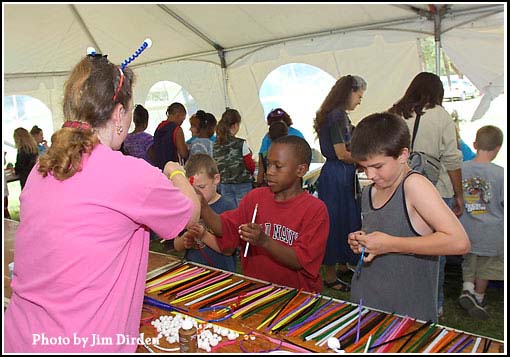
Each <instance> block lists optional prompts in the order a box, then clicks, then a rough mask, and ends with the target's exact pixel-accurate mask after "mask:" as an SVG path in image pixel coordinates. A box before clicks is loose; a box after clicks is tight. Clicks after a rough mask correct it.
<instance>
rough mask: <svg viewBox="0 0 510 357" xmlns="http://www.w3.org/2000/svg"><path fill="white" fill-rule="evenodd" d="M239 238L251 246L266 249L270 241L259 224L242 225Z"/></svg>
mask: <svg viewBox="0 0 510 357" xmlns="http://www.w3.org/2000/svg"><path fill="white" fill-rule="evenodd" d="M239 236H240V237H241V239H242V240H244V241H246V242H248V243H250V244H251V245H256V246H259V247H264V245H265V244H266V243H267V242H268V241H269V239H270V238H269V237H268V236H267V235H266V234H265V233H264V231H263V230H262V226H261V225H260V224H257V223H246V224H241V225H240V226H239Z"/></svg>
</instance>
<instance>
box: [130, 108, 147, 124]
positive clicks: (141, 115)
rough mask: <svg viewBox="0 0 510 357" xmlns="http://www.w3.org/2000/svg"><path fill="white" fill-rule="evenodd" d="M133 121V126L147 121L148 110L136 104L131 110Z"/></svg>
mask: <svg viewBox="0 0 510 357" xmlns="http://www.w3.org/2000/svg"><path fill="white" fill-rule="evenodd" d="M133 122H134V123H135V126H141V125H145V124H147V123H148V122H149V112H148V111H147V109H145V107H144V106H143V105H141V104H137V105H136V107H135V110H134V111H133Z"/></svg>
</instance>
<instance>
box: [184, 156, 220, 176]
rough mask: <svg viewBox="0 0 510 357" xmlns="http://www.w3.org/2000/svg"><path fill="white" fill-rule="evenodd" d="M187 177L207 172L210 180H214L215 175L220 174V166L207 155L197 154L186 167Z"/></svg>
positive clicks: (189, 160) (187, 162)
mask: <svg viewBox="0 0 510 357" xmlns="http://www.w3.org/2000/svg"><path fill="white" fill-rule="evenodd" d="M184 170H185V171H186V176H188V177H191V176H195V175H197V174H199V173H200V172H202V171H203V172H205V173H206V174H207V176H209V178H214V175H216V174H219V173H220V172H219V171H218V166H217V165H216V162H215V161H214V159H213V158H212V157H210V156H209V155H207V154H195V155H191V157H190V158H189V159H188V161H186V164H185V165H184Z"/></svg>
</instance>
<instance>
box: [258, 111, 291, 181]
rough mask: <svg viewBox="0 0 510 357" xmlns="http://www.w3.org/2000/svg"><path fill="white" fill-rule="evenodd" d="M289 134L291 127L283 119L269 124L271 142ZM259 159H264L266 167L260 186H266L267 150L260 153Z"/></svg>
mask: <svg viewBox="0 0 510 357" xmlns="http://www.w3.org/2000/svg"><path fill="white" fill-rule="evenodd" d="M288 134H289V127H288V125H287V124H286V123H285V122H284V121H283V120H278V121H275V122H273V123H271V125H269V130H268V132H267V135H268V136H269V139H271V142H272V141H275V140H276V139H278V138H281V137H282V136H285V135H288ZM259 160H261V161H262V165H263V168H264V179H263V182H262V184H261V185H259V186H266V185H267V180H266V177H265V172H266V171H267V151H265V152H264V153H262V154H259Z"/></svg>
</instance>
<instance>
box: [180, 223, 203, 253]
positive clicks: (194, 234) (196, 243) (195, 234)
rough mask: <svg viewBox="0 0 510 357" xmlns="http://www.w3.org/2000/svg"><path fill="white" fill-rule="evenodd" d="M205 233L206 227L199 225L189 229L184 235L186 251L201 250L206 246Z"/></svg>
mask: <svg viewBox="0 0 510 357" xmlns="http://www.w3.org/2000/svg"><path fill="white" fill-rule="evenodd" d="M204 232H205V227H204V226H203V225H201V224H199V223H196V224H193V225H191V226H190V227H188V230H187V231H186V232H185V233H184V234H183V239H184V247H185V248H186V249H191V248H195V249H197V248H201V247H203V246H204V243H202V237H203V235H204Z"/></svg>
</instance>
